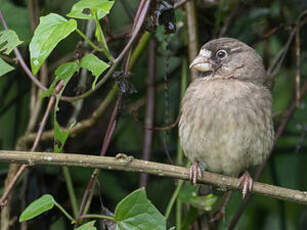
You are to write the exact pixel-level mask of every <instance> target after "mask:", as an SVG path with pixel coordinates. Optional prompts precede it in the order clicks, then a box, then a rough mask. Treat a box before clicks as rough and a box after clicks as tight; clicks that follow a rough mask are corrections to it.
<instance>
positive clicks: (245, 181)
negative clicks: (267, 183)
mask: <svg viewBox="0 0 307 230" xmlns="http://www.w3.org/2000/svg"><path fill="white" fill-rule="evenodd" d="M253 184H254V181H253V178H251V176H250V175H249V173H248V172H247V171H245V172H244V173H243V175H242V176H241V177H240V178H239V183H238V186H242V187H243V188H242V196H243V199H245V197H246V195H247V192H251V191H252V188H253Z"/></svg>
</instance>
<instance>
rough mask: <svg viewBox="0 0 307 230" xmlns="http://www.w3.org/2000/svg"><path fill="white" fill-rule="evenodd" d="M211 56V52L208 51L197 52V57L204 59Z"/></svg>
mask: <svg viewBox="0 0 307 230" xmlns="http://www.w3.org/2000/svg"><path fill="white" fill-rule="evenodd" d="M211 54H212V52H211V51H210V50H206V49H201V50H200V51H199V55H200V56H203V57H206V58H209V57H211Z"/></svg>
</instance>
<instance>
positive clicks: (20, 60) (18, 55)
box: [0, 9, 47, 91]
mask: <svg viewBox="0 0 307 230" xmlns="http://www.w3.org/2000/svg"><path fill="white" fill-rule="evenodd" d="M0 20H1V22H2V25H3V27H4V29H6V30H7V29H8V27H7V24H6V22H5V19H4V17H3V14H2V12H1V9H0ZM14 52H15V55H16V57H17V60H18V62H19V63H20V65H21V67H22V68H23V70H24V71H25V73H26V74H27V76H28V77H29V78H30V79H31V81H33V82H34V84H35V85H37V86H38V87H39V88H40V89H41V90H43V91H46V90H47V88H46V87H45V86H43V85H42V83H41V82H40V81H39V80H38V79H37V78H36V77H35V76H34V75H33V74H32V72H31V71H30V69H29V68H28V66H27V65H26V63H25V62H24V60H23V58H22V56H21V54H20V52H19V50H18V48H17V47H15V48H14Z"/></svg>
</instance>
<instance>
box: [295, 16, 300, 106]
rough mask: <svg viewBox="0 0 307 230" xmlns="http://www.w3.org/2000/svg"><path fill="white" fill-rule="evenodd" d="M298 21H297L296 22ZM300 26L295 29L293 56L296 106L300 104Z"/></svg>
mask: <svg viewBox="0 0 307 230" xmlns="http://www.w3.org/2000/svg"><path fill="white" fill-rule="evenodd" d="M298 23H299V22H298ZM300 44H301V41H300V26H299V25H298V26H297V30H296V33H295V56H296V75H295V101H296V106H297V107H298V106H299V105H300V104H299V103H300V102H299V97H300V81H301V63H300V59H301V49H300Z"/></svg>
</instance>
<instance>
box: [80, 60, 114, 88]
mask: <svg viewBox="0 0 307 230" xmlns="http://www.w3.org/2000/svg"><path fill="white" fill-rule="evenodd" d="M80 66H81V67H83V68H86V69H88V70H89V71H91V72H92V74H93V75H94V76H95V80H94V82H93V84H92V88H95V85H96V82H97V80H98V77H99V75H100V74H102V72H103V71H105V70H106V69H107V68H108V67H109V65H108V64H107V63H105V62H104V61H101V60H100V59H99V58H98V57H96V56H95V55H94V54H88V55H86V56H84V57H83V58H82V59H81V62H80Z"/></svg>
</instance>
